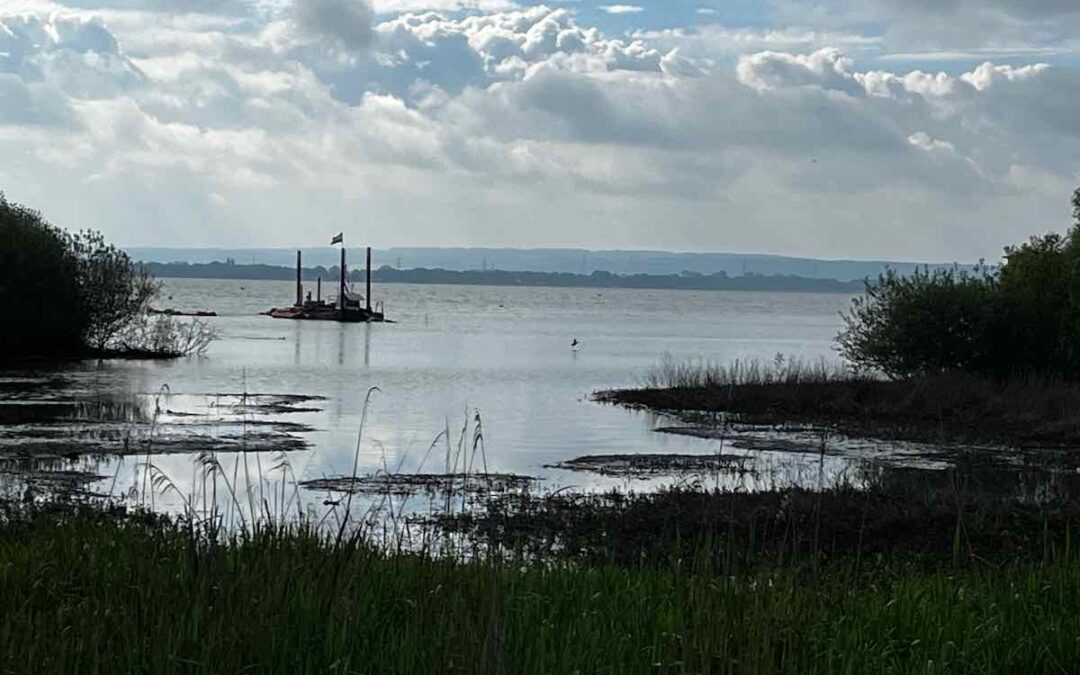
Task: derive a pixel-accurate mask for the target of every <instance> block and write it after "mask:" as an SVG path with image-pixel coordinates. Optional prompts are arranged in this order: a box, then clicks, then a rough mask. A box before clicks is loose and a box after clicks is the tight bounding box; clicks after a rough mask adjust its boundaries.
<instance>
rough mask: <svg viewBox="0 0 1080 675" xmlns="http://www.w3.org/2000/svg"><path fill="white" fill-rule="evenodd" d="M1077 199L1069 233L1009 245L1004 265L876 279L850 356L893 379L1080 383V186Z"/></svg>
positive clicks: (858, 314)
mask: <svg viewBox="0 0 1080 675" xmlns="http://www.w3.org/2000/svg"><path fill="white" fill-rule="evenodd" d="M1072 203H1073V212H1074V216H1075V218H1076V222H1075V223H1074V224H1073V226H1072V227H1071V228H1070V229H1069V230H1068V232H1067V233H1066V234H1064V235H1060V234H1053V233H1051V234H1047V235H1044V236H1038V237H1032V238H1031V239H1030V240H1029V241H1028V242H1026V243H1024V244H1022V245H1020V246H1016V247H1009V248H1006V249H1005V260H1004V262H1003V263H1002V264H1001V265H999V266H996V267H994V268H989V267H985V266H980V267H979V268H977V269H976V270H975V271H974V272H968V271H965V270H960V269H956V268H954V269H951V270H935V271H933V272H930V271H928V270H927V271H922V272H917V273H916V274H914V275H911V276H906V277H905V276H901V275H898V274H895V273H893V272H891V271H888V272H886V273H884V274H882V275H881V276H880V277H879V278H878V280H877V281H876V282H874V283H868V284H867V288H866V294H865V295H864V296H863V297H861V298H857V299H856V300H855V301H854V302H853V304H852V307H851V310H850V312H849V313H847V314H846V315H845V316H844V321H845V324H846V327H845V329H844V331H843V332H841V334H840V335H839V336H838V338H837V343H838V345H839V347H840V352H841V354H842V355H843V356H844V357H845V358H846V359H847V360H848V361H849V362H850V363H852V364H853V365H854V366H855V367H856V368H858V369H862V370H869V371H876V372H880V373H883V374H884V375H886V376H888V377H890V378H905V377H911V376H915V375H926V374H934V373H942V372H947V371H951V370H957V371H963V372H967V373H977V374H979V375H984V376H987V377H992V378H997V379H1002V378H1009V377H1016V376H1020V377H1028V376H1039V377H1045V378H1060V379H1065V380H1078V379H1080V330H1078V329H1077V328H1078V327H1080V189H1078V190H1077V191H1076V192H1075V193H1074V194H1073V199H1072Z"/></svg>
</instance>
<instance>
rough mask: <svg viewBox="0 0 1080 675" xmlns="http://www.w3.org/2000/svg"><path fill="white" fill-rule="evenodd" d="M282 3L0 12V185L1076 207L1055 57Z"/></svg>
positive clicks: (153, 195)
mask: <svg viewBox="0 0 1080 675" xmlns="http://www.w3.org/2000/svg"><path fill="white" fill-rule="evenodd" d="M276 6H277V7H279V8H280V11H272V10H271V9H266V7H263V8H262V9H258V11H254V12H253V13H252V14H251V15H244V16H240V15H224V14H223V15H207V14H184V13H180V14H172V13H167V12H158V13H156V14H153V15H147V14H146V13H145V12H143V11H142V10H124V11H122V12H119V13H105V12H104V11H102V13H101V15H102V16H105V17H106V18H107V20H105V19H91V18H89V17H91V16H97V14H98V12H97V10H93V11H91V10H85V11H83V10H80V11H70V12H66V13H65V12H52V11H51V10H50V12H43V13H40V14H37V15H32V16H20V17H18V18H12V17H3V18H2V21H3V22H4V23H3V26H4V28H0V52H2V53H3V56H0V155H2V156H4V157H5V162H3V163H0V186H3V187H4V188H5V190H6V191H7V192H8V194H9V196H11V197H12V198H15V199H20V200H24V201H27V202H30V203H34V204H36V205H40V206H42V207H44V208H45V209H46V211H47V212H48V215H50V216H51V217H53V218H55V219H56V220H57V221H58V222H60V223H61V224H65V225H69V226H90V227H96V228H99V229H103V230H105V232H106V234H107V235H109V236H110V237H112V238H114V239H116V240H117V241H120V242H121V243H125V244H153V243H157V244H184V243H189V244H190V243H193V242H197V243H204V244H212V243H222V244H225V243H251V242H258V243H261V244H267V245H290V244H295V243H300V242H297V241H296V237H297V236H299V235H297V233H296V230H295V225H294V224H295V222H299V221H303V222H327V223H332V222H351V221H354V220H355V216H356V213H359V212H362V213H364V215H365V218H364V220H365V237H367V238H369V240H371V241H372V243H374V244H382V245H386V244H399V245H403V244H427V245H454V244H486V245H518V246H520V245H590V246H611V242H612V241H618V242H621V245H626V246H634V247H642V248H647V247H660V248H690V249H710V248H711V249H742V250H754V249H763V248H765V249H772V250H776V251H786V252H798V253H804V254H805V253H810V254H822V255H832V256H844V255H849V256H850V255H865V256H880V255H897V256H911V257H928V258H935V259H938V258H942V257H944V258H951V257H957V258H977V257H979V256H982V255H986V256H992V255H994V253H996V251H997V249H998V247H999V246H1000V245H1002V244H1004V243H1008V242H1010V241H1015V240H1018V239H1022V238H1023V237H1025V236H1026V235H1027V233H1028V230H1029V228H1030V227H1031V226H1032V225H1031V223H1033V222H1036V223H1040V224H1041V223H1054V222H1057V220H1060V219H1061V218H1065V217H1067V204H1066V203H1065V200H1064V196H1065V195H1067V190H1069V189H1071V187H1070V186H1071V185H1072V183H1075V182H1077V180H1078V177H1077V175H1076V169H1075V157H1076V156H1078V154H1080V121H1078V116H1077V115H1075V111H1074V107H1075V101H1077V100H1080V73H1078V72H1077V70H1075V69H1072V68H1067V67H1052V66H1048V65H1044V64H1039V63H1029V64H1027V65H1008V64H1001V63H997V64H995V63H985V64H981V65H978V66H974V67H969V68H963V69H957V71H955V72H950V73H939V72H922V71H920V70H917V69H912V68H905V67H903V66H901V65H899V64H895V63H889V62H886V63H883V62H881V61H875V60H872V59H868V58H865V57H864V55H865V54H866V53H867V52H870V51H873V49H875V48H876V47H877V45H876V43H874V42H873V41H872V40H869V39H861V38H859V36H858V35H857V34H856V33H827V32H821V31H801V30H795V29H791V30H778V31H769V30H759V29H753V30H750V29H745V30H741V29H740V30H736V29H727V28H721V27H717V28H715V29H713V28H699V29H697V30H693V31H690V30H682V31H675V30H671V31H659V30H658V31H651V32H647V31H642V32H638V33H634V34H632V35H622V36H613V35H609V34H606V33H605V32H604V31H602V30H600V29H599V28H598V27H597V26H595V25H589V24H586V23H584V22H583V21H582V20H581V19H579V17H578V16H576V15H575V14H574V13H572V12H570V11H567V9H566V8H558V7H555V8H552V7H523V8H511V9H506V10H502V11H471V12H470V11H465V12H460V13H452V12H451V13H440V12H419V13H417V12H409V11H406V12H403V13H401V14H399V15H393V16H381V17H380V16H378V15H377V14H375V10H374V9H372V8H367V9H364V8H363V7H366V6H361V5H358V4H357V3H350V2H345V0H338V2H336V3H335V2H319V3H315V4H304V5H303V6H301V5H292V4H289V5H281V4H278V5H276ZM301 10H306V11H311V12H314V14H313V15H312V16H305V15H304V14H303V12H302V11H301ZM260 12H262V13H260ZM338 12H345V14H340V13H338ZM342 16H344V17H345V18H343V19H341V20H338V21H332V20H331V18H332V17H339V18H340V17H342ZM349 26H352V28H349ZM363 27H366V28H367V30H369V31H370V32H369V34H366V35H363V30H364V28H363ZM341 31H344V32H341ZM710 35H711V36H714V37H715V39H716V41H717V43H716V44H714V45H709V44H707V42H708V40H709V39H710V38H709V37H708V36H710ZM828 35H832V36H834V37H835V39H836V40H837V43H838V44H839V45H841V46H821V45H819V44H818V43H819V42H823V41H826V40H827V39H828V37H827V36H828ZM844 38H847V39H848V42H846V43H845V42H844ZM740 45H742V46H741V47H740ZM723 54H728V55H730V56H731V57H732V58H728V59H725V58H720V55H723ZM1059 193H1060V194H1059ZM147 214H152V215H150V216H148V215H147ZM658 224H662V225H663V226H662V227H661V226H659V225H658Z"/></svg>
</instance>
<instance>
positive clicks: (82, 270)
mask: <svg viewBox="0 0 1080 675" xmlns="http://www.w3.org/2000/svg"><path fill="white" fill-rule="evenodd" d="M71 242H72V249H73V252H74V255H75V259H76V261H77V263H78V274H79V286H80V292H81V295H82V301H83V303H84V304H85V305H86V307H87V310H88V321H87V322H86V327H85V329H84V333H83V343H84V344H86V345H87V346H89V347H91V348H93V349H95V350H97V351H104V350H106V349H108V348H110V347H113V346H115V345H114V344H113V342H114V340H115V339H116V338H117V337H118V336H119V335H120V334H121V333H123V332H124V330H125V329H126V328H127V327H128V326H130V325H131V324H132V323H133V322H134V321H135V320H136V319H138V318H139V317H141V316H144V315H145V314H146V312H147V310H148V309H149V308H150V302H151V301H152V300H153V299H154V297H155V296H156V295H157V292H158V289H159V287H160V286H159V284H158V283H157V282H156V281H154V279H152V278H151V277H150V275H149V274H147V273H146V271H145V270H144V269H142V268H141V267H137V266H135V265H134V264H133V263H132V261H131V258H129V257H128V254H127V253H125V252H123V251H121V250H119V249H117V248H116V247H115V246H112V245H111V244H107V243H105V239H104V237H102V236H101V234H100V233H98V232H91V231H85V232H80V233H79V234H77V235H75V236H74V237H72V238H71Z"/></svg>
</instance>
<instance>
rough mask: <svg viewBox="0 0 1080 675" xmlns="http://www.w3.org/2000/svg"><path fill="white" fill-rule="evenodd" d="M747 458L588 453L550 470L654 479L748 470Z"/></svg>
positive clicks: (551, 467) (550, 467)
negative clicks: (657, 477)
mask: <svg viewBox="0 0 1080 675" xmlns="http://www.w3.org/2000/svg"><path fill="white" fill-rule="evenodd" d="M745 463H746V459H745V458H744V457H738V456H735V455H588V456H585V457H577V458H575V459H569V460H566V461H563V462H558V463H556V464H548V465H545V467H544V468H548V469H565V470H567V471H583V472H588V473H595V474H599V475H601V476H618V477H620V478H651V477H655V476H671V475H681V474H695V473H717V472H722V473H725V474H731V473H746V472H749V471H750V469H749V468H747V467H746V466H745Z"/></svg>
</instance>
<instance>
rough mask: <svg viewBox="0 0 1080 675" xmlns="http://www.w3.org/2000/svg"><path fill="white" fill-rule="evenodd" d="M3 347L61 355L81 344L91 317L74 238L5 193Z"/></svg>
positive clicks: (0, 300) (0, 294)
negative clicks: (84, 298) (73, 241)
mask: <svg viewBox="0 0 1080 675" xmlns="http://www.w3.org/2000/svg"><path fill="white" fill-rule="evenodd" d="M0 270H2V271H3V272H2V273H0V312H2V313H3V320H2V321H0V326H2V328H0V348H2V349H3V353H4V354H8V355H11V354H24V353H30V352H32V353H37V354H57V353H67V352H72V351H75V350H77V349H78V348H79V346H80V345H81V340H82V336H83V333H84V331H85V329H86V325H87V315H86V312H85V307H84V304H83V302H82V298H81V292H80V288H79V275H78V261H77V260H76V257H75V253H74V249H73V247H72V239H71V236H70V235H68V234H67V233H66V232H64V231H63V230H61V229H59V228H57V227H53V226H52V225H50V224H48V223H47V222H45V220H44V219H42V217H41V214H40V213H38V212H37V211H34V210H32V209H28V208H26V207H24V206H20V205H18V204H12V203H10V202H8V201H7V200H6V199H5V198H4V197H3V194H2V193H0Z"/></svg>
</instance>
